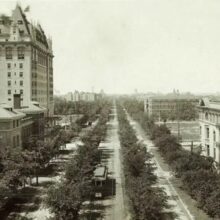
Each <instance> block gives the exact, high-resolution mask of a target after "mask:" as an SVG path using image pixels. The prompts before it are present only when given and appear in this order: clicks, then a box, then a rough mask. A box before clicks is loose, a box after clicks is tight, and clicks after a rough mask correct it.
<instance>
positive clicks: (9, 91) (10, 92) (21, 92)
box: [8, 89, 24, 95]
mask: <svg viewBox="0 0 220 220" xmlns="http://www.w3.org/2000/svg"><path fill="white" fill-rule="evenodd" d="M15 93H16V90H15ZM11 94H12V91H11V90H10V89H8V95H11ZM20 94H21V95H23V94H24V90H23V89H20Z"/></svg>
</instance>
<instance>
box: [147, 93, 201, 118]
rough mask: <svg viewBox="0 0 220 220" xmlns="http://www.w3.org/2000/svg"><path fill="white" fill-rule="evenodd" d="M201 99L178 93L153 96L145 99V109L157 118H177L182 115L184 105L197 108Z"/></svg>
mask: <svg viewBox="0 0 220 220" xmlns="http://www.w3.org/2000/svg"><path fill="white" fill-rule="evenodd" d="M198 103H199V100H198V99H197V98H195V97H184V96H176V95H172V96H169V95H164V96H153V97H149V98H146V99H145V100H144V111H145V112H146V113H147V114H148V115H149V116H152V117H154V118H155V119H156V120H159V121H160V120H167V119H168V120H169V119H170V120H176V119H178V117H180V113H181V111H182V110H183V107H184V106H186V108H187V106H189V107H191V108H192V109H194V110H195V109H196V105H198Z"/></svg>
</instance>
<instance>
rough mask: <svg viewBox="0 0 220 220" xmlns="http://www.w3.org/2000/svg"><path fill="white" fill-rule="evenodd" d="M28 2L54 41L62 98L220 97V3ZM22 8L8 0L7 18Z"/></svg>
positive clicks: (3, 5) (0, 1)
mask: <svg viewBox="0 0 220 220" xmlns="http://www.w3.org/2000/svg"><path fill="white" fill-rule="evenodd" d="M20 2H21V6H22V7H23V8H25V7H26V6H27V5H30V12H29V13H27V17H28V18H32V19H33V20H35V21H39V22H40V23H41V25H42V26H43V28H44V29H45V32H46V34H47V35H51V36H52V39H53V50H54V56H55V57H54V84H55V90H58V91H60V92H61V93H66V92H68V91H74V90H84V91H91V90H92V87H94V89H95V91H97V92H98V91H100V89H102V88H103V89H104V90H105V92H108V93H132V92H133V91H134V89H137V90H138V91H139V92H147V91H154V92H157V91H161V92H169V91H172V90H173V89H174V88H176V89H179V90H180V91H181V92H183V91H191V92H217V91H220V1H219V0H144V1H141V0H130V1H127V0H121V1H117V0H99V1H95V0H87V1H83V0H78V1H73V0H44V1H39V0H37V1H36V0H32V1H30V0H22V1H20ZM15 5H16V1H14V0H7V1H6V0H0V12H4V13H7V14H9V13H11V10H12V9H13V8H14V7H15Z"/></svg>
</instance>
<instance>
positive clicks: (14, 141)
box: [13, 136, 16, 147]
mask: <svg viewBox="0 0 220 220" xmlns="http://www.w3.org/2000/svg"><path fill="white" fill-rule="evenodd" d="M13 146H14V147H16V136H14V137H13Z"/></svg>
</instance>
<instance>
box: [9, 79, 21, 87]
mask: <svg viewBox="0 0 220 220" xmlns="http://www.w3.org/2000/svg"><path fill="white" fill-rule="evenodd" d="M19 84H20V86H23V85H24V83H23V80H20V82H19ZM11 85H12V82H11V81H10V80H9V81H8V86H11ZM15 85H17V81H15Z"/></svg>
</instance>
